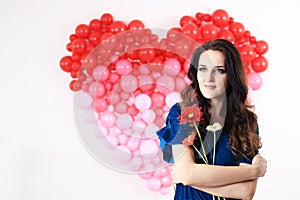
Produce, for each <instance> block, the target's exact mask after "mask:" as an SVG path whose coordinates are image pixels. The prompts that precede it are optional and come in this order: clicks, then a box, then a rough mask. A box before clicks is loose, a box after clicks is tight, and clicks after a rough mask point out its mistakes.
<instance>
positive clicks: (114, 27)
mask: <svg viewBox="0 0 300 200" xmlns="http://www.w3.org/2000/svg"><path fill="white" fill-rule="evenodd" d="M126 30H127V26H126V24H125V23H124V22H121V21H114V22H112V23H111V25H110V32H111V33H113V34H118V33H121V32H123V31H126Z"/></svg>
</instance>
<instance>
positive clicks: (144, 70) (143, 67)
mask: <svg viewBox="0 0 300 200" xmlns="http://www.w3.org/2000/svg"><path fill="white" fill-rule="evenodd" d="M139 71H140V73H141V74H150V72H151V71H150V69H149V68H148V66H147V65H141V66H140V67H139Z"/></svg>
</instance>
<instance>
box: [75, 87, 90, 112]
mask: <svg viewBox="0 0 300 200" xmlns="http://www.w3.org/2000/svg"><path fill="white" fill-rule="evenodd" d="M74 103H75V105H76V106H78V107H79V108H81V109H88V108H90V107H91V105H92V103H93V98H92V97H91V95H90V94H89V93H87V92H81V91H80V92H76V93H75V94H74Z"/></svg>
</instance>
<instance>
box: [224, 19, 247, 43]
mask: <svg viewBox="0 0 300 200" xmlns="http://www.w3.org/2000/svg"><path fill="white" fill-rule="evenodd" d="M228 28H229V30H230V31H231V32H232V33H233V36H234V37H235V38H236V39H240V38H242V37H243V36H244V33H245V27H244V25H243V24H242V23H240V22H233V23H232V24H230V25H229V27H228Z"/></svg>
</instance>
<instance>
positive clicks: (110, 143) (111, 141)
mask: <svg viewBox="0 0 300 200" xmlns="http://www.w3.org/2000/svg"><path fill="white" fill-rule="evenodd" d="M105 139H106V141H107V143H106V145H107V147H108V148H115V147H117V146H118V144H119V140H118V138H117V137H116V136H115V135H112V134H108V135H106V136H105Z"/></svg>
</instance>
